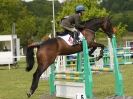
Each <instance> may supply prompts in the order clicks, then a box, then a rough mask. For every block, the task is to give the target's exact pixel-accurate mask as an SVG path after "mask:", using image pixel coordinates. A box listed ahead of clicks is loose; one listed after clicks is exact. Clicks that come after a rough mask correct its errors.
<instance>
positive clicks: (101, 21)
mask: <svg viewBox="0 0 133 99" xmlns="http://www.w3.org/2000/svg"><path fill="white" fill-rule="evenodd" d="M83 24H84V26H85V28H84V29H81V30H80V32H81V33H82V34H83V36H84V37H85V39H86V40H87V43H88V45H89V48H92V50H91V51H90V55H91V53H93V52H94V50H95V49H96V48H97V47H101V51H100V55H99V57H98V59H100V58H101V57H103V50H104V47H105V46H104V45H103V44H100V43H96V42H94V38H95V32H96V31H97V30H98V29H100V28H101V29H102V30H103V32H104V33H106V34H107V36H108V37H109V38H112V35H113V27H112V24H111V21H110V18H109V17H102V18H94V19H91V20H88V21H84V22H83ZM34 48H37V53H36V58H37V63H38V67H37V69H36V71H35V73H34V74H33V80H32V85H31V88H30V91H29V92H28V93H27V96H28V97H30V96H31V95H32V94H33V93H34V92H35V90H36V89H37V87H38V83H39V79H40V76H41V75H42V73H43V72H44V71H46V69H47V68H48V67H49V66H50V65H51V64H53V63H54V61H55V59H56V57H57V56H58V55H69V54H73V53H77V52H80V51H82V44H77V45H75V46H70V45H68V44H67V43H66V42H65V41H64V40H63V39H61V38H60V37H55V38H51V39H48V40H46V41H44V42H42V43H41V44H36V43H35V44H31V45H29V46H28V47H27V54H26V62H27V67H26V71H30V70H31V69H32V68H33V65H34V62H35V61H34V52H33V51H34Z"/></svg>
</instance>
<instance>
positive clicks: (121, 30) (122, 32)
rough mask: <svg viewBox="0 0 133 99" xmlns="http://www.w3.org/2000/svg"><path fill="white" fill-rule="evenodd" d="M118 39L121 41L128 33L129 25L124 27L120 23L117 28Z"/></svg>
mask: <svg viewBox="0 0 133 99" xmlns="http://www.w3.org/2000/svg"><path fill="white" fill-rule="evenodd" d="M115 28H116V33H115V35H116V37H117V39H118V40H119V41H120V40H121V39H122V37H123V36H124V35H125V33H127V29H126V28H127V25H123V24H122V23H119V24H118V25H117V26H116V27H115Z"/></svg>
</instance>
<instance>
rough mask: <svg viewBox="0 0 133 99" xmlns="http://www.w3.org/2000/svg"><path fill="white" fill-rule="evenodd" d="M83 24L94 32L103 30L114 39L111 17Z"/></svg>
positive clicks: (91, 20)
mask: <svg viewBox="0 0 133 99" xmlns="http://www.w3.org/2000/svg"><path fill="white" fill-rule="evenodd" d="M82 24H84V26H85V27H86V28H88V29H90V30H92V31H94V32H96V31H97V30H99V28H101V29H102V30H103V32H105V33H106V34H107V35H108V37H109V38H112V35H113V27H112V23H111V21H110V18H109V17H102V18H93V19H90V20H87V21H84V22H83V23H82Z"/></svg>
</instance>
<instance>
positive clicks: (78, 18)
mask: <svg viewBox="0 0 133 99" xmlns="http://www.w3.org/2000/svg"><path fill="white" fill-rule="evenodd" d="M75 27H76V28H77V29H82V28H84V26H83V25H81V19H80V16H79V15H78V14H77V15H75Z"/></svg>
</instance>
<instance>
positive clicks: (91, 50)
mask: <svg viewBox="0 0 133 99" xmlns="http://www.w3.org/2000/svg"><path fill="white" fill-rule="evenodd" d="M96 49H97V47H93V48H91V49H90V51H89V56H90V57H94V55H92V53H93V52H94V51H95V50H96Z"/></svg>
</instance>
